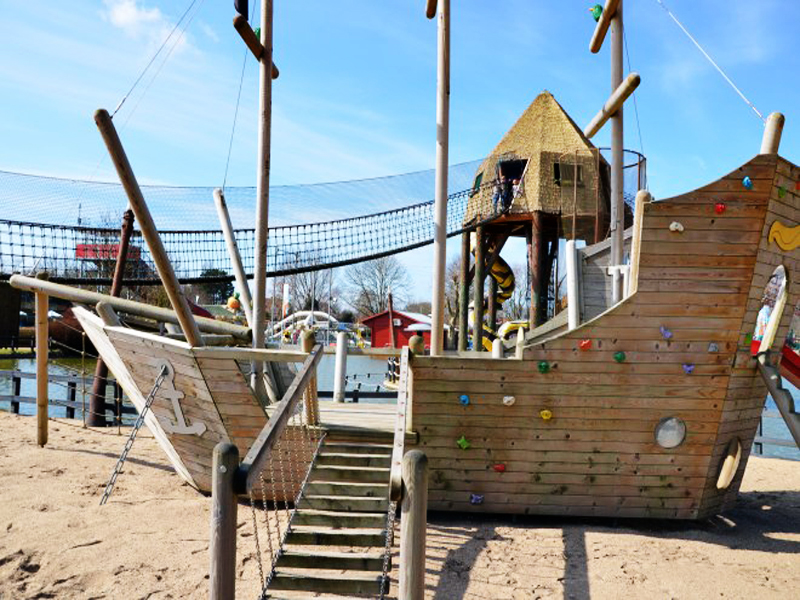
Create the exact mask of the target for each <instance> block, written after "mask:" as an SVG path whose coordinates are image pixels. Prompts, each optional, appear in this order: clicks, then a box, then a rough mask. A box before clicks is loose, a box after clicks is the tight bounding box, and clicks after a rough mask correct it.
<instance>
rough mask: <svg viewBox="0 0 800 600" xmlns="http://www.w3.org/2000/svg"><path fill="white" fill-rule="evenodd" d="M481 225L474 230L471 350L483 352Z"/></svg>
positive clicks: (484, 267)
mask: <svg viewBox="0 0 800 600" xmlns="http://www.w3.org/2000/svg"><path fill="white" fill-rule="evenodd" d="M484 237H485V236H484V235H483V225H478V227H477V228H476V229H475V287H474V288H473V292H474V294H473V309H472V316H473V318H474V319H475V322H474V324H473V327H472V350H473V351H475V352H482V351H483V282H484V279H485V278H486V257H485V252H484Z"/></svg>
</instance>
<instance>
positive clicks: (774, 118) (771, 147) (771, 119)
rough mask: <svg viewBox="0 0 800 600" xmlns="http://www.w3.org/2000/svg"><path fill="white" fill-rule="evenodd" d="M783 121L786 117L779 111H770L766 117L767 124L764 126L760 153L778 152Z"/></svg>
mask: <svg viewBox="0 0 800 600" xmlns="http://www.w3.org/2000/svg"><path fill="white" fill-rule="evenodd" d="M785 121H786V119H785V118H784V116H783V115H782V114H781V113H779V112H774V113H771V114H770V115H769V116H768V117H767V124H766V125H765V127H764V137H763V138H762V139H761V154H777V153H778V148H779V147H780V145H781V135H782V134H783V124H784V122H785Z"/></svg>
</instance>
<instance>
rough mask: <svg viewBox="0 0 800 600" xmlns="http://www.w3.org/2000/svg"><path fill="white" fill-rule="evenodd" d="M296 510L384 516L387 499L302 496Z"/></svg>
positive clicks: (387, 504) (387, 503)
mask: <svg viewBox="0 0 800 600" xmlns="http://www.w3.org/2000/svg"><path fill="white" fill-rule="evenodd" d="M298 508H300V509H303V508H313V509H317V510H335V511H340V512H362V513H381V514H384V515H385V514H386V510H387V509H388V508H389V499H388V498H364V497H359V496H312V495H310V494H304V495H303V497H302V498H301V499H300V502H299V503H298Z"/></svg>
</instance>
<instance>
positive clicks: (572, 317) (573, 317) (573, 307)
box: [565, 239, 581, 331]
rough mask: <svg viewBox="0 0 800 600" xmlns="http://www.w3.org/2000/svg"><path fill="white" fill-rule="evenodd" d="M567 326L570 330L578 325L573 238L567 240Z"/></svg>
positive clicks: (576, 258) (576, 274)
mask: <svg viewBox="0 0 800 600" xmlns="http://www.w3.org/2000/svg"><path fill="white" fill-rule="evenodd" d="M565 249H566V253H567V323H568V325H567V327H568V329H569V330H570V331H572V330H573V329H575V328H576V327H577V326H578V325H580V319H581V314H580V306H581V303H580V298H579V297H578V296H579V293H580V292H579V291H578V251H577V250H576V249H575V240H574V239H572V240H567V244H566V248H565Z"/></svg>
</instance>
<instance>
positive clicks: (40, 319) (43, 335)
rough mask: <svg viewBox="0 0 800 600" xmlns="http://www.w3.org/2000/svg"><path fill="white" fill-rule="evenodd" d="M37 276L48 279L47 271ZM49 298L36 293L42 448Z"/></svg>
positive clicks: (39, 439)
mask: <svg viewBox="0 0 800 600" xmlns="http://www.w3.org/2000/svg"><path fill="white" fill-rule="evenodd" d="M36 278H37V279H47V273H38V274H37V275H36ZM49 299H50V297H49V296H48V295H47V294H43V293H38V294H36V443H37V444H39V446H41V447H42V448H44V446H45V445H46V444H47V417H48V414H47V410H48V406H47V401H48V398H47V394H48V385H47V384H48V373H47V359H48V338H49V336H50V332H49V327H48V322H47V311H48V310H49V308H50V303H49Z"/></svg>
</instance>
